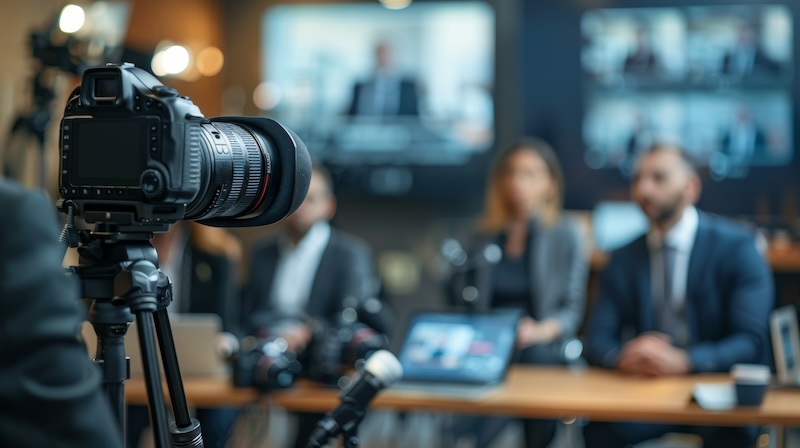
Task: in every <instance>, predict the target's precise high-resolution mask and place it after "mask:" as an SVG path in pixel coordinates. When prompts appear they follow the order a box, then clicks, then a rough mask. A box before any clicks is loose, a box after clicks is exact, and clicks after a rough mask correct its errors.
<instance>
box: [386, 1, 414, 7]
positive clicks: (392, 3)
mask: <svg viewBox="0 0 800 448" xmlns="http://www.w3.org/2000/svg"><path fill="white" fill-rule="evenodd" d="M380 2H381V4H382V5H383V6H384V7H385V8H386V9H404V8H408V6H409V5H410V4H411V2H412V0H380Z"/></svg>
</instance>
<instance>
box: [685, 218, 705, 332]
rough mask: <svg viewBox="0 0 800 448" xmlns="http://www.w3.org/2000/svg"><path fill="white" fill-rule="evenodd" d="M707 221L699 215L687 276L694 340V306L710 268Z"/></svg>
mask: <svg viewBox="0 0 800 448" xmlns="http://www.w3.org/2000/svg"><path fill="white" fill-rule="evenodd" d="M707 219H708V218H707V217H706V216H705V215H704V214H703V213H699V222H698V224H697V235H696V236H695V240H694V245H693V246H692V254H691V256H690V257H689V272H687V275H686V293H685V298H684V310H685V313H686V314H685V315H686V319H687V323H688V326H689V336H690V337H691V338H692V339H694V337H695V335H696V334H697V331H696V329H697V325H696V322H695V317H696V316H695V315H694V313H693V304H694V300H695V296H696V295H697V290H698V287H699V285H700V283H701V281H702V279H703V276H704V275H705V273H706V270H707V268H708V258H709V255H708V253H709V250H710V248H711V247H710V246H711V240H710V239H709V237H708V236H709V231H710V228H709V226H708V222H707Z"/></svg>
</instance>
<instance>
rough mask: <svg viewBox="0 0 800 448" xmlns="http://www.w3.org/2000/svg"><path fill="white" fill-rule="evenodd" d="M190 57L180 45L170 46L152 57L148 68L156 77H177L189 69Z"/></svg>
mask: <svg viewBox="0 0 800 448" xmlns="http://www.w3.org/2000/svg"><path fill="white" fill-rule="evenodd" d="M190 59H191V56H190V55H189V50H187V49H186V47H184V46H182V45H170V46H167V47H165V48H163V49H161V50H159V51H156V54H155V55H153V61H152V62H151V64H150V66H151V67H152V69H153V73H155V74H156V76H165V75H177V74H179V73H182V72H184V71H185V70H186V69H187V68H188V67H189V62H190Z"/></svg>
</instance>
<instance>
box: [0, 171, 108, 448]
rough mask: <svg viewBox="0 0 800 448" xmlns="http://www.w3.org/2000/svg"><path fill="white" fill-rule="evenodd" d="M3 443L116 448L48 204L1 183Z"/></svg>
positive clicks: (0, 396) (0, 434)
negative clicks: (84, 341)
mask: <svg viewBox="0 0 800 448" xmlns="http://www.w3.org/2000/svg"><path fill="white" fill-rule="evenodd" d="M0 208H2V209H3V210H5V211H6V213H4V215H3V216H4V217H3V219H2V220H0V254H2V256H1V257H0V258H1V259H2V261H0V334H1V335H2V341H3V348H2V349H1V350H0V441H2V445H3V446H9V447H45V446H46V447H75V448H83V447H121V446H122V435H121V434H120V431H119V425H118V423H117V422H116V420H115V418H114V414H113V413H112V411H111V408H110V406H109V404H108V402H107V401H106V398H105V396H104V395H103V393H102V391H101V389H100V370H99V368H98V367H97V366H96V365H94V364H93V363H92V362H91V361H90V360H89V358H88V356H87V355H86V347H85V346H84V345H83V344H82V343H81V342H80V341H79V340H78V333H79V331H80V326H81V323H82V321H83V319H84V312H83V311H82V308H81V305H80V303H79V300H78V299H79V285H78V282H77V280H76V279H75V278H71V277H68V276H67V274H65V272H64V269H62V267H61V261H62V259H63V256H64V252H63V246H61V245H60V244H59V243H58V225H57V221H56V217H55V212H54V209H53V206H52V205H51V204H50V203H48V201H46V200H45V198H44V197H42V196H41V195H38V194H33V193H28V192H25V191H24V190H23V189H22V188H21V187H20V186H18V185H16V184H13V183H11V182H9V181H5V180H3V179H0Z"/></svg>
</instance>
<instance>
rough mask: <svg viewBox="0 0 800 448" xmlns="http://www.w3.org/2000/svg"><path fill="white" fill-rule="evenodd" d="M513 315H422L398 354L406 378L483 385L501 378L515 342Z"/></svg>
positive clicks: (413, 321)
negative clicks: (469, 382) (459, 381)
mask: <svg viewBox="0 0 800 448" xmlns="http://www.w3.org/2000/svg"><path fill="white" fill-rule="evenodd" d="M515 326H516V325H515V318H514V317H513V315H448V314H423V315H419V316H417V317H415V318H414V319H413V320H412V322H411V325H410V327H409V331H408V334H407V338H406V340H405V343H404V345H403V348H402V350H401V353H400V362H401V363H402V364H403V369H404V371H405V377H406V378H414V377H425V378H426V379H432V380H436V379H439V380H442V381H448V380H461V381H470V380H474V381H475V382H485V381H491V380H500V379H502V376H503V373H504V370H505V369H506V366H507V365H508V360H509V357H510V355H511V352H512V348H513V343H514V334H515V332H514V329H515Z"/></svg>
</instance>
